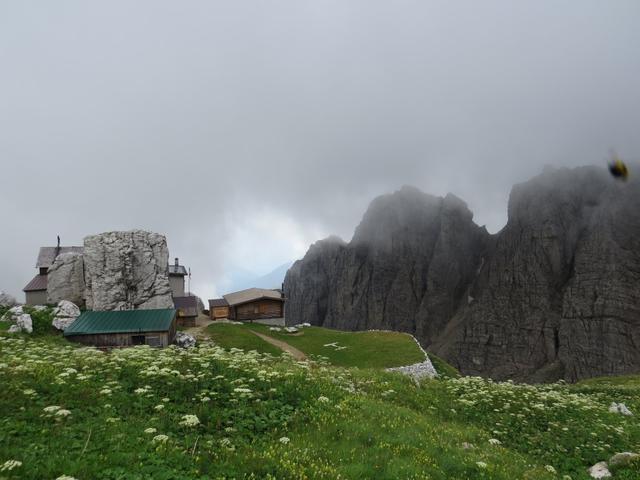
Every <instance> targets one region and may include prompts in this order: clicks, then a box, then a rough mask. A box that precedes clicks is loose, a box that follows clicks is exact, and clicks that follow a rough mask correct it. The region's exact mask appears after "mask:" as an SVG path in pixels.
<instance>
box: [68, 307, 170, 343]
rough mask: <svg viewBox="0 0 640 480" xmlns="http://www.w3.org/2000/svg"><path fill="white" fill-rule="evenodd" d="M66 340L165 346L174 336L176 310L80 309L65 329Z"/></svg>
mask: <svg viewBox="0 0 640 480" xmlns="http://www.w3.org/2000/svg"><path fill="white" fill-rule="evenodd" d="M64 336H65V337H66V338H67V340H71V341H74V342H79V343H83V344H85V345H92V346H94V347H130V346H133V345H150V346H152V347H166V346H168V345H170V344H171V343H172V342H173V340H174V339H175V336H176V311H175V310H174V309H161V310H116V311H113V312H93V311H87V312H83V313H82V314H81V315H80V316H79V317H78V318H77V319H76V321H75V322H73V323H72V324H71V325H69V327H67V329H66V330H65V331H64Z"/></svg>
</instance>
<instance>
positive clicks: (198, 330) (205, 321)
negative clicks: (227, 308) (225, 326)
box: [184, 315, 213, 340]
mask: <svg viewBox="0 0 640 480" xmlns="http://www.w3.org/2000/svg"><path fill="white" fill-rule="evenodd" d="M212 323H213V320H211V319H210V318H209V317H207V316H206V315H198V318H196V326H195V327H189V328H187V329H185V330H184V333H189V334H191V335H193V336H194V337H196V339H197V340H203V339H207V338H209V334H208V333H207V327H208V326H209V325H211V324H212Z"/></svg>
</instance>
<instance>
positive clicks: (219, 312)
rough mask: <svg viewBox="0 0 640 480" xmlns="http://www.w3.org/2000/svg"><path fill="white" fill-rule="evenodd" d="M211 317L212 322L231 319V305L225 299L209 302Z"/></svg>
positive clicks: (215, 299)
mask: <svg viewBox="0 0 640 480" xmlns="http://www.w3.org/2000/svg"><path fill="white" fill-rule="evenodd" d="M209 317H211V320H220V319H222V318H229V304H228V303H227V301H226V300H225V299H224V298H214V299H213V300H209Z"/></svg>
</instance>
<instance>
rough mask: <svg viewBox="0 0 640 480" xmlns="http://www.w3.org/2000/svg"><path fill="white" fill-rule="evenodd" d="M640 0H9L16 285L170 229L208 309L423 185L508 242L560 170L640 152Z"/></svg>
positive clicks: (3, 121)
mask: <svg viewBox="0 0 640 480" xmlns="http://www.w3.org/2000/svg"><path fill="white" fill-rule="evenodd" d="M639 25H640V2H638V1H637V0H630V1H622V0H616V1H609V2H603V1H586V0H574V1H562V0H561V1H557V0H554V1H540V0H536V1H530V2H513V1H511V0H508V1H502V2H496V1H483V2H478V1H475V0H474V1H455V2H452V1H448V0H447V1H440V2H434V1H426V0H415V1H405V0H394V1H376V0H362V1H352V0H314V1H307V0H288V1H286V0H280V1H268V0H261V1H253V2H246V1H241V0H237V1H236V0H234V1H213V0H207V1H190V0H186V1H160V0H149V1H141V0H137V1H135V2H131V1H128V0H127V1H115V0H109V1H101V2H97V1H86V0H81V1H64V0H59V1H55V2H51V1H48V0H43V1H24V0H13V1H12V0H0V162H1V167H2V168H1V169H0V171H1V172H2V185H1V186H0V212H1V214H0V216H1V218H2V220H3V221H2V224H3V229H2V235H1V236H0V246H1V247H2V248H1V250H0V251H1V252H2V260H1V266H2V268H1V269H0V290H6V291H9V292H11V293H13V294H14V295H18V296H19V298H20V299H23V298H24V297H23V294H22V292H21V289H22V287H23V286H24V285H25V284H26V283H27V281H28V280H30V279H31V277H32V276H33V275H34V274H35V273H36V270H35V268H34V266H35V260H36V256H37V252H38V248H39V247H40V246H42V245H55V239H56V235H58V234H59V235H60V236H61V237H62V240H63V243H64V244H67V245H69V244H73V245H76V244H81V243H82V239H83V237H84V236H85V235H87V234H94V233H99V232H103V231H108V230H121V229H127V230H128V229H132V228H142V229H148V230H153V231H157V232H162V233H164V234H166V235H167V239H168V243H169V248H170V252H171V256H172V257H173V256H179V257H180V258H181V259H182V263H184V264H186V265H187V266H190V267H191V269H192V271H193V290H194V291H195V292H196V293H198V294H199V295H200V296H202V297H203V298H205V299H206V298H211V297H213V296H214V295H216V294H221V293H226V292H225V291H224V290H225V282H227V281H228V278H229V277H230V276H232V275H233V273H234V272H235V271H238V270H240V269H245V270H251V271H254V272H256V273H266V272H268V271H269V270H271V269H272V268H274V267H276V266H278V265H280V264H281V263H283V262H286V261H288V260H291V259H295V258H299V257H301V256H303V255H304V253H305V251H306V249H307V248H308V246H309V244H310V243H312V242H313V241H315V240H317V239H319V238H322V237H325V236H327V235H329V234H331V233H335V234H338V235H340V236H342V237H343V238H345V239H350V238H351V235H352V233H353V229H354V227H355V226H356V225H357V223H358V222H359V220H360V218H361V216H362V214H363V212H364V210H365V209H366V206H367V204H368V203H369V201H370V200H371V199H372V198H373V197H374V196H376V195H379V194H382V193H386V192H390V191H393V190H396V189H398V188H399V187H400V186H402V185H403V184H412V185H415V186H417V187H419V188H421V189H423V190H424V191H427V192H429V193H433V194H438V195H442V194H446V193H447V192H449V191H451V192H454V193H456V194H457V195H458V196H460V197H462V198H463V199H464V200H466V201H467V202H468V204H469V206H470V208H471V209H472V210H473V211H474V212H475V220H476V222H477V223H478V224H480V225H482V224H486V225H487V228H488V229H489V230H490V231H497V230H499V229H500V228H501V227H502V226H503V224H504V222H505V221H506V203H507V199H508V195H509V190H510V188H511V185H512V184H513V183H516V182H520V181H524V180H526V179H528V178H529V177H531V176H532V175H535V174H536V173H538V172H540V171H541V169H542V166H543V165H545V164H553V165H558V166H562V165H566V166H571V165H580V164H594V163H595V164H603V165H604V161H605V159H606V156H607V152H608V150H609V148H611V147H614V148H616V149H617V151H618V152H619V153H620V154H621V155H623V156H627V157H629V158H638V157H640V134H639V132H640V130H639V126H640V86H639V85H640V49H639V48H638V46H639V45H640V28H639Z"/></svg>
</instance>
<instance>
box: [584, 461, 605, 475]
mask: <svg viewBox="0 0 640 480" xmlns="http://www.w3.org/2000/svg"><path fill="white" fill-rule="evenodd" d="M587 472H588V473H589V475H591V478H609V477H611V472H610V471H609V469H608V468H607V462H598V463H596V464H595V465H594V466H593V467H590V468H589V469H588V470H587Z"/></svg>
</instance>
